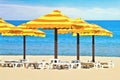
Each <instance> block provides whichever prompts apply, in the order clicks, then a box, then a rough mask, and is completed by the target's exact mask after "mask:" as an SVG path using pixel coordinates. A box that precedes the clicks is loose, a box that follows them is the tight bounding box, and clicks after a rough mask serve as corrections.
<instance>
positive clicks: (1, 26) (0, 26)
mask: <svg viewBox="0 0 120 80" xmlns="http://www.w3.org/2000/svg"><path fill="white" fill-rule="evenodd" d="M12 27H15V26H14V25H13V24H10V23H8V22H6V21H4V20H3V19H2V18H0V33H2V32H6V31H9V29H10V28H12Z"/></svg>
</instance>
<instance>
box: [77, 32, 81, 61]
mask: <svg viewBox="0 0 120 80" xmlns="http://www.w3.org/2000/svg"><path fill="white" fill-rule="evenodd" d="M79 49H80V42H79V33H77V60H79V55H80V50H79Z"/></svg>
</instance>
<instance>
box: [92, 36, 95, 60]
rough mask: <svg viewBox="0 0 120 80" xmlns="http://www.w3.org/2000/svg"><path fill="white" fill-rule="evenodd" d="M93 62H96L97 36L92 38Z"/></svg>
mask: <svg viewBox="0 0 120 80" xmlns="http://www.w3.org/2000/svg"><path fill="white" fill-rule="evenodd" d="M92 62H95V36H92Z"/></svg>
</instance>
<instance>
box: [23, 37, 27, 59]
mask: <svg viewBox="0 0 120 80" xmlns="http://www.w3.org/2000/svg"><path fill="white" fill-rule="evenodd" d="M23 49H24V50H23V59H26V36H23Z"/></svg>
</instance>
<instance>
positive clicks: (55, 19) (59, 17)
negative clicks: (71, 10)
mask: <svg viewBox="0 0 120 80" xmlns="http://www.w3.org/2000/svg"><path fill="white" fill-rule="evenodd" d="M26 24H27V28H42V29H54V58H57V55H58V49H57V48H58V44H57V43H58V41H57V33H58V31H57V30H58V29H65V28H66V29H67V28H71V25H72V23H71V22H70V21H69V17H67V16H65V15H64V14H62V13H61V11H59V10H54V11H52V12H51V13H49V14H46V15H44V16H42V17H39V18H37V19H34V20H31V21H29V22H27V23H26Z"/></svg>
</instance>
